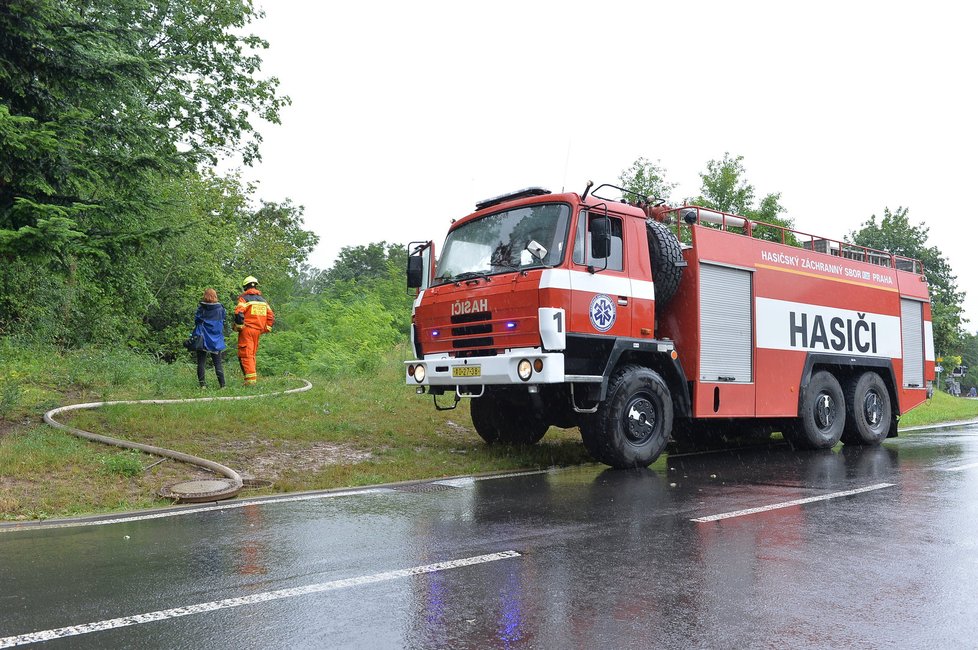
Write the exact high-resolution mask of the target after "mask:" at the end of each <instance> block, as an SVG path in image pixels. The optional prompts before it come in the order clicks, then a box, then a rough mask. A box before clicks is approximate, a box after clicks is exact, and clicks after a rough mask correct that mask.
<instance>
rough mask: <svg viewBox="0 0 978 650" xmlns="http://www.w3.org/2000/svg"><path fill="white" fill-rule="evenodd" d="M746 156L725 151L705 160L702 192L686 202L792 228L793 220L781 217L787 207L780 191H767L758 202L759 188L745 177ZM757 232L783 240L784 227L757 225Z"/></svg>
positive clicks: (757, 235)
mask: <svg viewBox="0 0 978 650" xmlns="http://www.w3.org/2000/svg"><path fill="white" fill-rule="evenodd" d="M743 160H744V157H743V156H737V157H736V158H732V157H731V156H730V154H729V153H724V154H723V159H722V160H711V161H709V162H708V163H706V171H705V172H703V173H701V174H700V179H701V181H702V184H701V186H700V195H699V196H698V197H696V198H695V199H687V200H686V202H687V203H691V204H694V205H699V206H702V207H705V208H712V209H713V210H718V211H720V212H728V213H733V214H739V215H742V216H745V217H747V218H748V219H751V220H754V221H761V222H763V223H767V224H771V225H774V226H780V227H783V228H791V227H792V226H793V223H792V220H791V219H789V218H787V217H782V216H781V215H782V214H783V213H784V211H785V209H784V207H783V206H782V205H781V203H780V201H781V193H780V192H778V193H772V194H766V195H765V196H764V197H763V198H762V199H761V200H760V202H759V203H757V204H756V205H755V203H754V197H755V195H756V190H755V189H754V186H753V185H751V184H750V183H748V182H747V179H746V178H745V176H746V174H747V171H746V170H745V169H744V165H743ZM785 234H786V242H787V243H792V244H797V242H796V241H795V239H794V237H793V236H790V234H789V233H785ZM754 236H756V237H758V238H760V239H767V240H770V241H781V237H782V230H781V228H765V227H764V226H758V227H757V228H756V229H755V230H754Z"/></svg>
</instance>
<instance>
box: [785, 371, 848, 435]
mask: <svg viewBox="0 0 978 650" xmlns="http://www.w3.org/2000/svg"><path fill="white" fill-rule="evenodd" d="M845 424H846V401H845V396H844V395H843V394H842V386H840V385H839V381H838V380H837V379H836V378H835V377H834V376H833V375H832V373H830V372H827V371H825V370H820V371H819V372H816V373H815V374H814V375H812V379H811V381H810V382H809V383H808V386H807V387H805V391H804V394H803V396H802V399H801V409H800V412H799V413H798V419H797V420H796V421H794V422H792V423H791V424H790V425H789V426H787V427H785V431H784V434H785V436H786V437H787V438H788V442H790V443H791V444H792V446H794V447H801V448H804V449H828V448H830V447H834V446H835V444H836V443H837V442H839V439H840V438H841V437H842V431H843V430H844V428H845Z"/></svg>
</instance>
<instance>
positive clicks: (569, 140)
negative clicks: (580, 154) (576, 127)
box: [560, 138, 571, 194]
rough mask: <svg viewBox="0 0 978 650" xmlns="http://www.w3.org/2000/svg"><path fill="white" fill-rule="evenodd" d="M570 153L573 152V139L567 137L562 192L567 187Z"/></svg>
mask: <svg viewBox="0 0 978 650" xmlns="http://www.w3.org/2000/svg"><path fill="white" fill-rule="evenodd" d="M570 154H571V139H570V138H567V157H566V158H564V180H563V182H562V183H561V184H560V192H561V194H563V192H564V191H565V190H566V188H567V167H568V166H569V165H570Z"/></svg>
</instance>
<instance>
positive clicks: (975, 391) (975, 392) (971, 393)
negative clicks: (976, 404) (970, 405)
mask: <svg viewBox="0 0 978 650" xmlns="http://www.w3.org/2000/svg"><path fill="white" fill-rule="evenodd" d="M968 397H978V388H975V387H974V386H972V387H971V390H969V391H968Z"/></svg>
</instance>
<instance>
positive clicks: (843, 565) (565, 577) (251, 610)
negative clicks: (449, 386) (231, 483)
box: [0, 427, 978, 648]
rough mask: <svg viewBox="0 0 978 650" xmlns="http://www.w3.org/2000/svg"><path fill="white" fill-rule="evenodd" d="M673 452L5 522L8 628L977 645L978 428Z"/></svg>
mask: <svg viewBox="0 0 978 650" xmlns="http://www.w3.org/2000/svg"><path fill="white" fill-rule="evenodd" d="M667 464H668V466H669V469H668V470H667V471H665V472H662V473H659V472H654V471H641V472H620V471H611V470H606V469H604V468H601V467H597V466H591V467H584V468H576V469H571V470H561V471H554V472H544V473H534V474H527V475H522V476H514V477H508V478H493V479H487V480H478V481H464V480H462V481H456V482H449V484H436V485H423V486H416V487H409V488H402V489H397V490H390V489H384V490H379V491H375V492H368V493H360V494H353V495H349V494H348V495H345V496H343V495H340V496H337V495H330V496H323V495H307V496H306V497H303V500H292V501H278V502H265V503H262V504H258V505H247V506H243V505H242V504H241V503H236V504H231V507H226V506H224V507H221V508H212V509H210V510H204V511H198V512H194V513H189V514H188V513H184V514H181V515H179V516H168V517H165V518H156V519H136V520H133V521H127V522H119V523H111V524H105V525H96V526H82V527H71V528H58V529H47V530H17V531H9V530H8V531H4V532H0V647H4V646H9V645H13V644H19V643H25V642H27V641H30V640H31V639H32V638H38V637H28V636H24V635H28V634H30V633H44V632H47V631H51V630H60V631H59V632H57V633H53V632H52V633H50V634H51V635H53V634H71V636H66V637H64V638H58V639H54V640H50V641H46V642H43V647H51V648H105V647H111V648H116V647H130V648H135V647H166V648H202V647H220V646H227V647H244V648H258V647H262V648H286V647H288V648H292V647H309V648H315V647H371V648H373V647H411V648H460V647H472V648H485V647H500V648H509V647H514V648H515V647H522V648H557V647H559V648H564V647H578V648H596V647H633V648H649V647H683V648H685V647H708V648H734V647H792V648H802V647H811V648H823V647H836V648H838V647H846V648H854V647H861V648H876V647H940V648H951V647H969V648H973V647H978V428H976V427H965V428H959V429H945V430H937V431H929V432H917V433H913V434H904V435H903V436H901V437H900V438H898V439H895V440H890V441H887V442H886V443H885V444H884V446H883V447H881V448H874V449H849V448H846V449H843V450H842V451H839V452H831V451H827V452H821V453H816V452H805V453H802V452H793V451H790V450H788V449H786V448H781V447H765V448H759V449H751V450H739V451H726V452H719V453H709V454H702V455H695V456H671V457H669V458H668V463H667ZM863 488H866V489H865V491H861V492H856V493H850V492H852V491H853V490H859V489H863ZM840 493H841V494H840ZM847 493H849V494H847ZM813 498H818V499H821V500H811V501H808V502H806V503H802V504H796V505H787V506H784V505H783V504H790V503H791V502H795V501H798V500H805V499H813ZM769 506H783V507H777V508H774V509H767V510H760V511H750V510H749V509H755V508H764V507H769ZM715 515H729V516H727V517H726V518H723V519H720V520H715V521H705V522H704V521H699V522H698V521H694V520H695V519H702V518H709V517H711V516H715ZM451 561H456V563H455V564H452V563H451ZM439 563H445V564H439ZM289 590H291V591H289ZM229 599H236V600H229ZM184 607H186V608H188V609H184V610H181V609H174V608H184ZM153 612H162V613H160V614H155V615H152V616H146V615H147V614H149V613H153ZM123 617H130V618H124V620H121V621H120V620H117V619H120V618H123ZM151 619H152V620H151ZM107 621H108V622H107ZM89 624H98V625H95V626H90V625H89ZM94 628H109V629H96V630H95V631H92V630H93V629H94Z"/></svg>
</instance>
